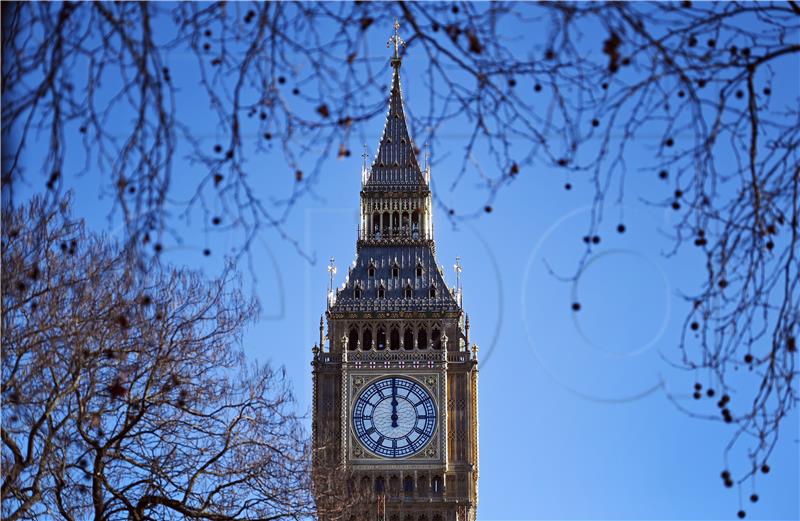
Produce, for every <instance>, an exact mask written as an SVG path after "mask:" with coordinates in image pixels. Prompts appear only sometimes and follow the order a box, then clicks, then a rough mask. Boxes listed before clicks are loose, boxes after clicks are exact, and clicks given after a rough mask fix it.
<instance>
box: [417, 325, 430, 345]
mask: <svg viewBox="0 0 800 521" xmlns="http://www.w3.org/2000/svg"><path fill="white" fill-rule="evenodd" d="M417 347H418V348H420V349H428V330H427V329H425V327H424V326H421V327H420V328H419V331H417Z"/></svg>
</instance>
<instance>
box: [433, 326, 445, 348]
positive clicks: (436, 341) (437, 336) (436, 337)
mask: <svg viewBox="0 0 800 521" xmlns="http://www.w3.org/2000/svg"><path fill="white" fill-rule="evenodd" d="M431 344H433V348H434V349H441V348H442V332H441V331H439V329H434V330H433V331H431Z"/></svg>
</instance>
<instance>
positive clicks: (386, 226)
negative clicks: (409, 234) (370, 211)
mask: <svg viewBox="0 0 800 521" xmlns="http://www.w3.org/2000/svg"><path fill="white" fill-rule="evenodd" d="M391 224H392V223H391V216H390V214H389V212H383V230H382V233H383V235H384V236H388V235H389V228H391Z"/></svg>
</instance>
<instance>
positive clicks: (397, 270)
mask: <svg viewBox="0 0 800 521" xmlns="http://www.w3.org/2000/svg"><path fill="white" fill-rule="evenodd" d="M399 276H400V266H398V264H397V262H395V263H394V264H392V278H393V279H396V278H397V277H399Z"/></svg>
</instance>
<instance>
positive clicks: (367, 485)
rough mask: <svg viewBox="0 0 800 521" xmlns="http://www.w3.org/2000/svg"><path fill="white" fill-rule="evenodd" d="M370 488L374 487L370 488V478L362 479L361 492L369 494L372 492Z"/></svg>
mask: <svg viewBox="0 0 800 521" xmlns="http://www.w3.org/2000/svg"><path fill="white" fill-rule="evenodd" d="M370 488H372V487H370V479H369V477H367V476H364V477H363V478H361V490H363V491H364V492H367V493H368V492H369V491H370Z"/></svg>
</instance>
